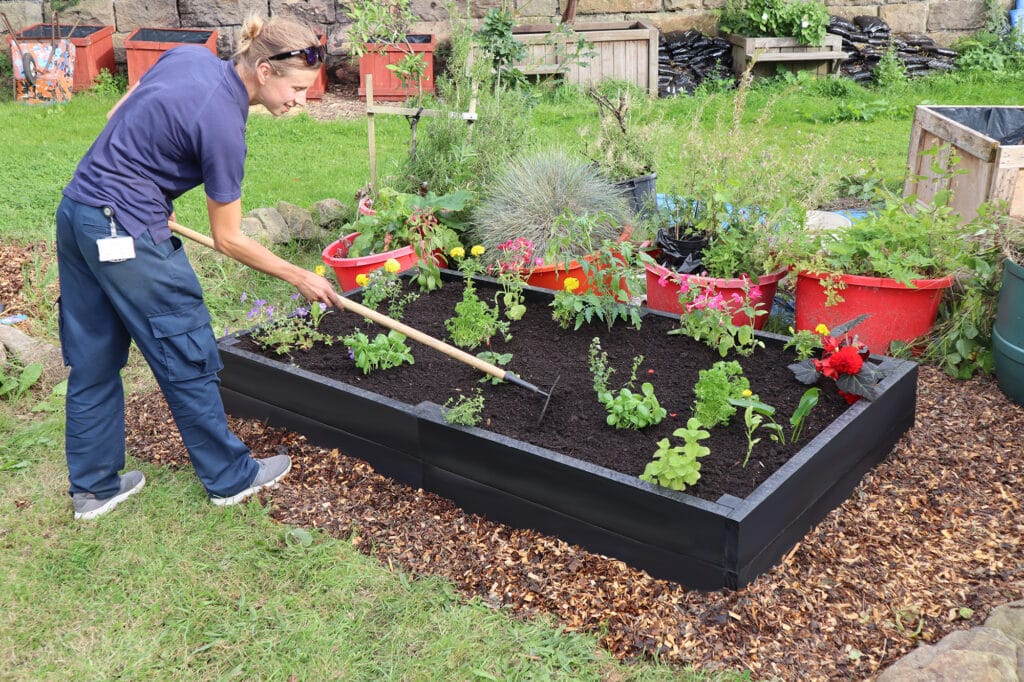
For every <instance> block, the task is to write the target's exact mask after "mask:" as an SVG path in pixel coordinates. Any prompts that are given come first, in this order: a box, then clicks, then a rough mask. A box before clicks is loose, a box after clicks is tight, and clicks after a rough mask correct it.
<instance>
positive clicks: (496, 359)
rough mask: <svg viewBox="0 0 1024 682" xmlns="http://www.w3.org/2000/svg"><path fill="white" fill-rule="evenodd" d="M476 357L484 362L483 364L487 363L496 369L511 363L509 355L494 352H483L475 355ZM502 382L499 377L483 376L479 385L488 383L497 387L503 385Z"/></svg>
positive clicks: (510, 355)
mask: <svg viewBox="0 0 1024 682" xmlns="http://www.w3.org/2000/svg"><path fill="white" fill-rule="evenodd" d="M476 356H477V357H478V358H480V359H481V360H484V361H485V362H489V363H491V364H492V365H496V366H497V367H504V366H505V365H507V364H508V363H510V362H512V354H511V353H495V352H494V351H491V350H485V351H481V352H479V353H477V354H476ZM504 381H505V380H504V379H502V378H501V377H496V376H494V375H493V374H485V375H484V376H482V377H480V383H488V382H489V383H491V384H494V385H497V384H500V383H504Z"/></svg>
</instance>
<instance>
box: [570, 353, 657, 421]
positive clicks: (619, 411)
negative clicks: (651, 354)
mask: <svg viewBox="0 0 1024 682" xmlns="http://www.w3.org/2000/svg"><path fill="white" fill-rule="evenodd" d="M588 359H589V364H590V373H591V374H592V375H593V377H594V391H595V392H596V393H597V400H598V402H600V403H601V404H602V405H604V407H605V409H606V410H607V411H608V417H607V420H606V421H607V423H608V425H609V426H614V427H615V428H617V429H635V430H639V429H642V428H644V427H647V426H653V425H654V424H660V423H661V421H662V420H663V419H664V418H665V416H666V415H667V414H668V411H667V410H666V409H665V408H663V407H662V406H661V404H660V403H659V402H658V398H657V397H656V396H655V395H654V386H653V385H652V384H651V383H650V382H646V381H645V382H644V383H642V384H641V385H640V392H639V393H634V392H633V391H632V386H633V385H634V384H635V383H636V371H637V369H639V367H640V364H641V363H642V362H643V361H644V356H643V355H638V356H636V357H634V358H633V368H632V370H631V371H630V375H629V381H627V382H626V385H625V386H623V387H622V388H620V389H619V392H618V393H613V392H612V391H611V390H610V389H609V388H608V380H609V379H610V378H611V375H612V374H613V373H614V371H615V370H613V369H612V368H611V367H609V366H608V354H607V353H605V352H604V351H603V350H601V340H600V339H599V338H597V337H594V340H593V341H591V342H590V352H589V358H588Z"/></svg>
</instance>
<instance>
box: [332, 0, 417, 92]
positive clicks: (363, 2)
mask: <svg viewBox="0 0 1024 682" xmlns="http://www.w3.org/2000/svg"><path fill="white" fill-rule="evenodd" d="M346 5H347V7H348V16H349V18H350V19H352V23H351V24H349V27H348V35H349V41H350V42H349V49H350V51H351V53H352V56H353V57H354V58H357V59H358V58H360V57H362V56H363V55H365V54H367V53H368V52H376V53H378V54H384V51H385V49H386V48H387V47H389V46H392V47H396V48H398V50H399V51H400V52H401V53H402V57H401V58H400V59H399V60H398V61H397V62H395V63H393V64H388V65H387V66H386V68H387V69H388V70H389V71H391V72H392V73H394V74H395V77H396V78H398V80H399V81H400V82H401V83H402V85H403V86H404V87H409V86H410V84H414V85H415V86H416V87H417V88H418V89H419V94H420V95H421V96H422V94H423V84H422V80H421V79H422V78H423V74H424V73H425V72H426V70H427V63H426V62H425V61H424V60H423V55H422V54H420V53H419V52H416V51H415V50H414V49H413V46H412V43H411V42H410V41H409V31H410V30H411V28H412V25H413V24H414V23H415V22H416V21H417V18H416V14H415V13H414V12H413V11H412V7H411V5H410V0H351V1H350V2H348V3H346Z"/></svg>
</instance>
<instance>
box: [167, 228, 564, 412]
mask: <svg viewBox="0 0 1024 682" xmlns="http://www.w3.org/2000/svg"><path fill="white" fill-rule="evenodd" d="M167 225H168V227H170V228H171V232H176V233H177V234H180V235H181V236H183V237H187V238H188V239H191V240H192V241H194V242H196V243H198V244H202V245H203V246H208V247H209V248H211V249H212V248H214V244H213V239H211V238H210V237H207V236H206V235H205V234H202V233H200V232H196V231H195V230H193V229H191V228H188V227H185V226H184V225H179V224H178V223H176V222H174V221H173V220H168V221H167ZM332 300H333V301H334V305H335V306H337V307H338V308H342V309H344V310H348V311H349V312H352V313H355V314H356V315H360V316H362V317H365V318H366V319H368V320H370V321H372V322H376V323H377V324H379V325H381V326H383V327H387V328H388V329H393V330H395V331H396V332H398V333H400V334H405V336H407V337H409V338H410V339H413V340H414V341H419V342H420V343H422V344H423V345H424V346H429V347H430V348H433V349H434V350H436V351H439V352H441V353H444V354H445V355H447V356H448V357H450V358H452V359H454V360H458V361H459V362H462V363H464V364H467V365H469V366H470V367H474V368H476V369H478V370H480V371H481V372H484V373H486V374H490V375H491V376H493V377H496V378H498V379H502V380H504V381H508V382H510V383H513V384H516V385H518V386H522V387H523V388H527V389H529V390H531V391H533V392H534V393H539V394H540V395H543V396H547V395H548V393H546V392H545V391H542V390H541V389H539V388H538V387H536V386H534V385H533V384H531V383H529V382H527V381H524V380H523V379H520V378H519V377H518V376H516V375H515V374H513V373H512V372H509V371H508V370H504V369H502V368H501V367H498V366H497V365H495V364H493V363H490V362H487V361H486V360H481V359H480V358H478V357H477V356H475V355H472V354H470V353H467V352H466V351H464V350H462V349H461V348H456V347H455V346H453V345H451V344H449V343H445V342H444V341H442V340H441V339H438V338H435V337H433V336H430V335H429V334H425V333H424V332H421V331H420V330H419V329H414V328H413V327H410V326H409V325H407V324H404V323H402V322H399V321H398V320H396V319H394V318H391V317H388V316H387V315H384V314H382V313H379V312H377V311H376V310H374V309H373V308H367V307H366V306H364V305H363V304H361V303H357V302H355V301H353V300H351V299H348V298H345V297H344V296H340V295H338V294H334V295H333V296H332Z"/></svg>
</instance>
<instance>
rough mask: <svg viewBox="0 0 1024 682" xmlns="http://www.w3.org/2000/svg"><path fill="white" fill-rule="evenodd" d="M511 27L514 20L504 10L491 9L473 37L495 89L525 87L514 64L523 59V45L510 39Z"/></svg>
mask: <svg viewBox="0 0 1024 682" xmlns="http://www.w3.org/2000/svg"><path fill="white" fill-rule="evenodd" d="M513 26H515V20H514V18H513V17H512V12H511V11H510V10H509V9H508V8H507V7H492V8H490V9H489V10H487V14H486V15H484V20H483V23H482V24H481V25H480V30H479V31H478V32H477V33H476V36H475V41H476V44H477V45H479V46H480V47H481V48H482V49H483V51H484V52H485V53H486V54H487V56H489V57H490V60H491V66H492V67H493V69H494V74H495V81H496V86H497V87H498V88H499V89H500V88H503V87H508V86H512V85H521V84H524V83H526V76H524V75H523V72H522V71H520V70H519V69H518V68H516V62H519V61H521V60H523V59H524V58H525V57H526V54H527V50H526V45H524V44H523V43H521V42H519V41H518V40H516V39H515V37H513V34H512V27H513Z"/></svg>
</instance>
